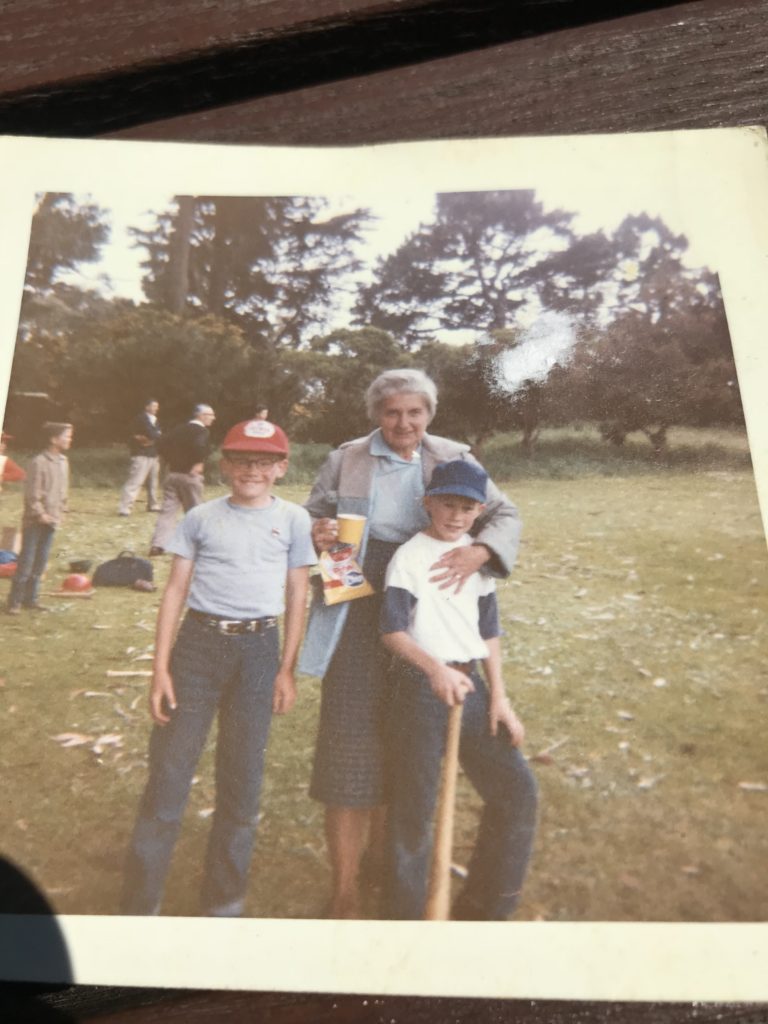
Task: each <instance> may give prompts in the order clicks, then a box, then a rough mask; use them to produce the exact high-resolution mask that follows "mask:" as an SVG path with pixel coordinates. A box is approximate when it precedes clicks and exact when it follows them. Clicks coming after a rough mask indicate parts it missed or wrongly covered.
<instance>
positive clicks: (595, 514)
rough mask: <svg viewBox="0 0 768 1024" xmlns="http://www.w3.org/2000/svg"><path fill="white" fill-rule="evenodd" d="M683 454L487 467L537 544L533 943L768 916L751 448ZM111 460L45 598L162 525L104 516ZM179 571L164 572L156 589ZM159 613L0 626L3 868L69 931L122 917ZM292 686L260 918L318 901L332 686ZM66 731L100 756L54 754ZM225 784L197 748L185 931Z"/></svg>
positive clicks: (586, 454)
mask: <svg viewBox="0 0 768 1024" xmlns="http://www.w3.org/2000/svg"><path fill="white" fill-rule="evenodd" d="M672 444H673V448H672V452H671V454H670V458H669V460H668V461H667V462H666V463H665V464H663V465H658V464H656V463H654V462H653V460H652V459H651V458H650V456H649V454H648V452H647V448H646V446H644V445H643V443H642V442H638V443H637V444H634V445H633V444H630V445H629V446H628V447H627V448H626V449H625V450H623V451H613V450H611V449H609V448H608V447H607V446H605V445H600V444H598V443H597V442H596V440H595V438H594V435H592V434H590V433H589V432H582V433H581V434H574V433H573V432H570V433H566V432H560V433H552V434H551V435H547V436H546V437H545V438H544V439H542V443H541V445H540V450H539V453H538V456H537V458H536V459H534V460H533V461H528V460H526V459H524V458H523V457H522V456H521V455H520V454H519V451H518V449H517V447H516V445H515V444H514V443H513V441H511V440H510V439H505V438H499V439H497V440H496V441H495V442H493V443H492V444H490V445H489V446H488V448H487V450H486V452H485V459H486V462H487V464H488V466H489V468H490V469H491V471H492V472H493V474H494V477H495V479H496V480H497V482H499V483H500V484H501V485H502V486H503V487H504V489H505V490H507V492H508V493H509V494H510V496H511V497H512V498H513V499H514V500H515V501H516V502H517V504H518V505H519V507H520V509H521V513H522V516H523V520H524V525H525V530H524V541H523V545H522V548H521V552H520V559H519V565H518V568H517V569H516V571H515V573H514V574H513V576H512V578H511V579H510V580H509V581H507V582H506V583H504V584H502V585H501V587H500V598H501V608H502V618H503V626H504V629H505V637H504V650H505V666H506V669H505V675H506V680H507V685H508V690H509V692H510V695H511V697H512V700H513V704H514V705H515V707H516V709H517V711H518V713H519V714H520V716H521V717H522V718H523V720H524V722H525V723H526V727H527V736H528V738H527V743H526V752H527V754H528V755H529V756H530V757H534V756H535V755H537V754H538V753H539V752H541V751H544V750H546V749H547V748H550V747H554V749H553V750H552V751H551V753H550V754H549V755H548V756H545V757H544V758H543V759H540V760H539V759H537V760H536V763H535V770H536V774H537V777H538V780H539V783H540V787H541V797H542V802H541V806H542V812H541V821H540V828H539V832H538V838H537V844H536V849H535V853H534V859H533V863H532V869H531V873H530V876H529V880H528V884H527V886H526V890H525V894H524V899H523V901H522V904H521V907H520V910H519V912H518V917H519V918H522V919H545V920H562V921H580V920H656V921H671V920H681V921H725V920H730V921H750V920H751V921H761V920H766V918H768V882H767V881H766V877H767V875H766V871H765V865H766V863H768V832H767V830H766V827H765V824H766V811H768V750H767V749H766V743H765V735H764V734H765V726H766V718H767V714H766V712H767V711H768V680H766V676H765V665H766V660H767V659H766V655H768V636H767V634H766V625H765V623H766V611H767V610H768V590H767V588H766V583H767V582H768V574H767V573H766V564H767V558H766V545H765V540H764V538H763V532H762V527H761V521H760V515H759V510H758V507H757V500H756V495H755V487H754V480H753V477H752V474H751V470H750V469H749V460H748V456H747V454H746V442H745V440H744V438H743V436H741V435H739V434H730V433H729V434H726V433H719V432H713V431H710V432H706V433H704V432H687V433H682V432H679V433H678V434H676V435H673V437H672ZM115 454H116V453H115V452H103V451H99V452H77V451H74V452H73V457H72V464H73V480H74V483H75V485H76V486H75V487H74V490H73V493H72V500H71V513H70V515H69V517H68V519H67V522H66V524H65V526H64V527H63V528H62V530H61V531H60V534H59V537H58V538H57V541H56V545H55V548H54V552H53V556H52V559H51V563H50V565H49V572H48V578H47V580H46V583H45V585H44V590H53V589H55V588H56V587H57V586H58V583H59V582H60V580H61V578H62V576H63V575H64V574H65V573H66V571H67V564H68V562H69V561H70V560H71V559H73V558H76V557H90V558H93V559H94V561H95V562H99V561H102V560H104V559H106V558H108V557H111V556H113V555H114V554H116V553H117V552H118V551H119V550H120V549H122V548H131V549H134V550H136V551H137V552H139V553H144V552H145V550H146V548H147V545H148V542H149V537H150V534H151V530H152V523H153V517H152V516H150V515H148V514H146V513H145V512H143V511H137V512H136V513H135V514H134V515H133V517H132V518H130V519H120V518H118V517H117V516H116V514H115V512H116V505H117V491H116V487H115V486H114V484H115V480H116V479H117V480H118V481H119V480H120V478H121V476H122V471H123V468H124V467H123V463H122V462H121V461H120V460H121V459H122V458H123V456H122V453H120V452H117V456H118V458H117V461H116V460H115ZM321 457H322V452H315V453H313V452H309V451H308V452H306V453H304V459H303V470H302V471H301V472H300V473H299V472H295V473H294V477H293V481H292V482H291V481H290V480H289V482H287V483H286V485H285V486H283V487H281V489H280V493H281V494H282V495H283V496H284V497H286V498H289V499H292V500H296V501H301V500H302V499H303V498H304V496H305V495H306V493H307V490H308V482H309V480H310V479H311V474H312V472H313V471H314V466H315V465H316V464H317V461H318V459H319V458H321ZM78 473H79V474H80V475H79V476H78ZM84 481H87V485H86V486H78V484H82V483H83V482H84ZM99 484H101V486H99ZM107 485H112V486H111V489H110V486H107ZM216 493H221V488H217V487H213V486H211V487H209V488H208V491H207V495H208V496H209V497H212V496H214V494H216ZM0 500H2V518H1V522H2V523H3V524H8V523H13V522H15V521H16V520H17V518H18V514H19V511H20V506H21V502H20V495H19V489H18V487H7V488H6V490H5V492H4V493H3V494H2V497H1V499H0ZM167 567H168V562H167V561H166V560H161V561H160V562H159V563H157V576H158V582H160V583H162V582H163V581H164V579H165V575H166V573H167ZM7 586H8V584H7V583H2V588H3V592H2V595H1V596H2V597H3V598H4V596H5V590H6V588H7ZM158 602H159V593H158V594H149V595H147V594H140V593H134V592H132V591H127V590H102V591H98V592H97V593H96V594H95V596H94V597H93V598H92V599H91V600H79V601H78V600H62V599H56V598H51V599H49V600H48V603H49V604H50V605H51V606H53V610H52V611H51V612H50V613H49V614H48V615H39V616H31V615H25V616H22V617H21V618H19V619H16V620H11V619H5V621H4V622H3V625H2V630H3V638H2V669H1V670H0V677H1V678H0V707H2V722H3V733H4V735H3V739H2V744H1V745H0V770H2V775H3V779H4V781H5V785H4V791H5V798H4V800H3V804H2V812H1V814H0V824H1V825H2V834H3V845H2V853H3V854H4V855H5V856H6V857H8V858H10V859H11V860H13V861H14V862H15V863H16V864H17V865H19V866H20V867H21V868H22V869H23V870H24V871H25V872H27V874H29V876H30V877H31V878H32V879H33V880H35V881H36V882H37V883H38V884H39V885H40V886H41V888H42V889H43V890H44V891H45V892H46V893H47V895H48V897H49V899H50V901H51V903H52V905H53V906H54V908H55V909H56V910H57V911H58V912H60V913H81V914H82V913H92V914H108V913H114V912H115V909H116V901H117V893H118V890H119V884H120V870H121V863H122V859H123V855H124V849H125V845H126V842H127V838H128V833H129V830H130V828H131V825H132V820H133V816H134V813H135V809H136V803H137V800H138V797H139V794H140V791H141V788H142V785H143V782H144V778H145V765H146V756H145V755H146V745H147V737H148V733H149V718H148V715H147V713H146V711H145V704H146V701H145V695H146V684H147V680H146V679H145V678H143V677H140V676H138V677H109V676H107V671H108V670H133V671H142V670H144V671H146V670H147V669H148V666H149V665H150V664H151V662H150V661H149V660H147V656H148V655H150V654H151V645H152V639H153V625H154V618H155V613H156V610H157V605H158ZM300 682H301V691H300V699H299V704H298V706H297V708H296V710H295V711H294V712H293V713H292V714H291V715H290V716H288V717H286V718H284V719H277V720H276V721H275V723H274V726H273V732H272V738H271V742H270V748H269V752H268V772H267V778H266V783H265V792H264V799H263V812H264V814H263V819H262V823H261V830H260V837H259V843H258V849H257V854H256V857H255V860H254V867H253V873H252V884H251V888H250V893H249V908H248V909H249V912H250V913H251V914H253V915H256V916H263V917H313V916H317V915H318V914H319V912H320V910H321V907H322V905H323V903H324V901H325V897H326V890H327V884H328V871H327V866H326V861H325V851H324V843H323V837H322V813H321V808H320V807H319V806H318V805H316V804H314V803H313V802H312V801H310V800H309V798H308V797H307V792H306V791H307V783H308V776H309V769H310V759H311V753H312V748H313V742H314V733H315V728H316V718H317V712H318V707H319V684H318V682H317V681H316V680H313V679H309V678H303V679H301V680H300ZM62 733H75V734H80V735H81V736H84V737H91V739H90V740H88V742H84V743H83V744H82V745H79V746H72V747H64V746H62V745H61V743H60V742H58V741H56V740H55V739H54V737H56V736H58V735H60V734H62ZM99 741H100V742H99ZM545 762H549V763H545ZM211 769H212V762H211V756H210V749H209V751H208V753H207V754H206V755H205V757H204V760H203V762H202V763H201V765H200V768H199V771H198V775H197V781H196V783H195V785H194V787H193V793H192V797H191V800H190V805H189V808H188V813H187V819H186V821H185V827H184V830H183V832H182V836H181V839H180V842H179V845H178V848H177V854H176V857H175V860H174V865H173V868H172V875H171V878H170V881H169V886H168V891H167V901H166V910H167V912H168V913H171V914H194V913H196V911H197V902H196V894H197V883H198V881H199V875H200V868H201V862H202V855H203V846H204V842H205V838H206V834H207V830H208V826H209V824H210V821H209V817H210V813H211V810H212V806H213V786H212V772H211ZM744 783H746V784H747V786H744V785H742V784H744ZM458 807H459V814H458V827H457V836H456V846H455V852H454V856H455V859H456V860H457V861H458V862H460V863H464V862H466V859H467V857H468V853H469V849H470V847H471V842H472V836H473V830H474V826H475V823H476V820H477V810H478V805H477V801H476V799H475V797H474V794H473V793H472V792H471V790H470V789H469V787H468V786H467V785H466V783H465V781H464V780H461V783H460V796H459V801H458Z"/></svg>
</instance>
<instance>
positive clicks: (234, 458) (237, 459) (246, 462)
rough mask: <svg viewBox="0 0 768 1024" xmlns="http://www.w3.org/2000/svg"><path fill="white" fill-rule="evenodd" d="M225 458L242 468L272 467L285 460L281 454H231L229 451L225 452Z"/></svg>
mask: <svg viewBox="0 0 768 1024" xmlns="http://www.w3.org/2000/svg"><path fill="white" fill-rule="evenodd" d="M224 458H225V459H226V460H227V461H228V462H231V463H232V465H233V466H238V467H240V468H242V469H271V468H272V467H273V466H276V465H277V464H278V462H282V461H283V459H282V457H280V456H278V457H277V458H274V457H270V456H268V455H231V454H230V453H229V452H227V453H225V455H224Z"/></svg>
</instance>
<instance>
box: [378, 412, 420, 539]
mask: <svg viewBox="0 0 768 1024" xmlns="http://www.w3.org/2000/svg"><path fill="white" fill-rule="evenodd" d="M370 452H371V455H375V456H377V460H376V474H375V476H374V478H373V492H372V501H371V514H370V519H371V524H370V535H371V537H374V538H375V539H376V540H386V541H393V542H394V543H396V544H402V543H403V541H406V540H408V539H409V537H412V536H413V535H414V534H415V533H418V531H419V530H422V529H424V527H425V526H426V525H427V524H428V522H429V519H428V518H427V514H426V512H425V511H424V506H423V505H422V502H421V499H422V498H423V497H424V476H423V473H422V468H421V453H420V451H419V450H418V449H417V450H416V451H415V452H414V453H413V458H412V459H410V460H408V459H404V458H402V456H400V455H398V454H397V452H394V451H393V450H392V449H391V448H390V447H389V445H388V444H387V443H386V441H385V440H384V438H383V437H382V436H381V431H377V432H376V433H375V434H374V435H373V437H372V438H371V447H370Z"/></svg>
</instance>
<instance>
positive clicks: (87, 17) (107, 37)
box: [0, 0, 423, 93]
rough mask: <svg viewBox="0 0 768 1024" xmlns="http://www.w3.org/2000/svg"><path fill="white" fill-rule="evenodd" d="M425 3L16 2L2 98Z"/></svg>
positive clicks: (2, 39) (0, 34) (2, 50)
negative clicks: (26, 90)
mask: <svg viewBox="0 0 768 1024" xmlns="http://www.w3.org/2000/svg"><path fill="white" fill-rule="evenodd" d="M422 2H423V0H227V2H226V3H223V4H218V5H217V4H211V3H208V2H206V0H132V2H131V3H125V2H123V3H121V2H116V0H112V2H109V0H68V2H66V3H62V2H61V0H10V2H8V3H5V4H3V7H2V30H0V69H2V70H0V92H2V93H10V92H14V91H16V90H20V89H41V88H44V87H46V86H49V85H51V84H56V83H60V82H62V81H68V80H70V79H78V78H83V77H89V76H95V75H103V74H105V73H106V72H109V73H110V74H114V73H115V72H116V71H119V70H120V69H125V68H131V67H135V66H136V65H137V64H148V63H155V64H159V63H162V62H164V61H169V60H179V59H180V58H182V57H189V56H191V55H194V54H199V53H202V52H206V51H211V50H222V49H227V48H235V47H238V46H243V45H245V44H248V43H251V42H252V41H253V40H254V39H260V38H261V39H265V38H269V37H272V36H275V35H288V34H290V33H295V32H305V31H308V30H311V31H318V30H320V29H323V28H325V29H327V28H329V27H331V26H333V25H336V24H339V23H340V22H342V21H345V20H347V21H348V20H353V19H356V18H360V17H363V16H373V15H376V14H380V13H382V12H396V11H403V10H406V9H407V8H409V7H415V6H419V5H420V4H421V3H422Z"/></svg>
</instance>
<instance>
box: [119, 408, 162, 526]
mask: <svg viewBox="0 0 768 1024" xmlns="http://www.w3.org/2000/svg"><path fill="white" fill-rule="evenodd" d="M159 408H160V406H159V404H158V402H157V401H156V400H155V399H154V398H150V399H149V400H148V401H146V402H145V403H144V409H143V411H142V412H140V413H139V415H138V416H136V418H135V419H134V420H133V422H132V423H131V433H130V436H129V438H128V450H129V451H130V453H131V464H130V468H129V470H128V479H127V480H126V481H125V485H124V487H123V490H122V493H121V494H120V508H119V509H118V515H121V516H129V515H130V514H131V509H132V508H133V503H134V501H135V500H136V496H137V495H138V493H139V491H140V490H141V488H142V487H146V489H147V512H159V511H160V495H159V493H158V491H159V487H158V484H159V478H160V466H159V463H160V459H159V456H158V453H157V442H158V441H159V440H160V436H161V434H162V431H161V429H160V426H159V424H158V422H157V412H158V409H159Z"/></svg>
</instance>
